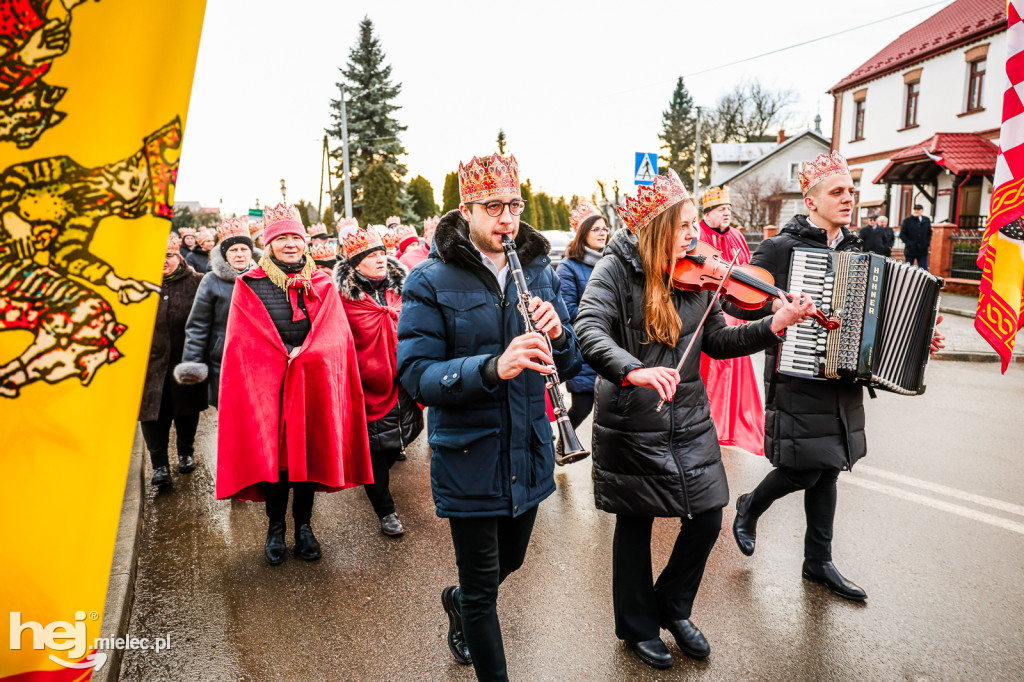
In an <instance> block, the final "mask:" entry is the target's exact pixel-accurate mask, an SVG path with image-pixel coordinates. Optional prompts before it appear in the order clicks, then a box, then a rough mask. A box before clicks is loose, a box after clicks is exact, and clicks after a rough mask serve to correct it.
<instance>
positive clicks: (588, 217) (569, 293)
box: [555, 201, 610, 461]
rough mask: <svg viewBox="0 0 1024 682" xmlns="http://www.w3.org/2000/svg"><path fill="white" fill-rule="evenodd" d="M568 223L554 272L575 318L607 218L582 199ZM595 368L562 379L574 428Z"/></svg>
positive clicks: (586, 410)
mask: <svg viewBox="0 0 1024 682" xmlns="http://www.w3.org/2000/svg"><path fill="white" fill-rule="evenodd" d="M569 224H570V226H571V227H572V229H573V231H574V232H575V233H576V234H575V236H574V237H573V238H572V241H570V242H569V245H568V246H566V247H565V257H564V258H563V259H562V262H561V263H559V264H558V267H557V268H556V269H555V272H556V273H558V277H559V278H560V279H561V280H562V300H563V301H564V302H565V309H566V310H568V311H569V321H570V322H575V321H576V314H577V313H578V311H579V307H580V299H581V298H583V290H584V289H586V288H587V282H588V281H590V274H591V273H592V272H594V266H595V265H597V261H599V260H600V259H601V252H602V251H603V250H604V247H605V244H607V243H608V233H609V232H610V230H609V229H608V222H607V221H606V220H605V219H604V216H603V215H601V212H600V211H598V210H597V208H595V207H594V206H593V205H592V204H590V203H588V202H586V201H583V202H580V204H579V206H577V207H576V209H575V210H574V211H572V213H571V214H570V215H569ZM596 378H597V372H595V371H594V369H593V368H592V367H591V366H590V365H588V364H586V363H583V367H582V368H580V373H579V374H577V375H576V376H574V377H573V378H572V379H569V380H568V381H567V382H565V385H566V388H568V389H569V395H570V396H572V405H571V406H570V407H569V422H570V423H571V424H572V427H573V428H574V429H576V428H579V425H580V424H582V423H583V420H584V419H586V418H587V415H589V414H590V411H591V410H592V409H593V408H594V380H595V379H596ZM562 448H563V443H562V441H561V439H559V440H558V443H556V445H555V454H556V461H557V458H558V457H560V456H561V454H562Z"/></svg>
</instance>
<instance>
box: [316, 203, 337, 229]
mask: <svg viewBox="0 0 1024 682" xmlns="http://www.w3.org/2000/svg"><path fill="white" fill-rule="evenodd" d="M320 222H322V223H323V224H324V225H326V226H327V229H328V230H330V231H331V232H332V233H335V234H336V233H337V230H335V229H334V228H335V227H337V226H338V221H336V220H335V219H334V211H333V210H331V207H330V206H328V207H327V208H325V209H324V214H323V216H322V217H321V218H320Z"/></svg>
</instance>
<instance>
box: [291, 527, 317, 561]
mask: <svg viewBox="0 0 1024 682" xmlns="http://www.w3.org/2000/svg"><path fill="white" fill-rule="evenodd" d="M295 551H296V552H297V553H298V555H299V556H300V557H302V558H303V559H305V560H306V561H316V560H317V559H319V558H320V543H319V542H317V541H316V536H315V535H313V529H312V527H310V525H309V524H308V523H303V524H301V525H300V526H299V527H298V528H296V529H295Z"/></svg>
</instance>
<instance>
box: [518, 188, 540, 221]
mask: <svg viewBox="0 0 1024 682" xmlns="http://www.w3.org/2000/svg"><path fill="white" fill-rule="evenodd" d="M519 193H520V194H522V195H523V201H525V202H526V209H525V210H524V211H523V215H522V216H520V217H519V219H520V220H522V221H523V222H524V223H526V224H527V225H529V226H530V227H537V207H536V206H534V202H533V191H532V189H531V188H530V181H529V179H527V181H526V184H520V185H519ZM537 229H540V228H537Z"/></svg>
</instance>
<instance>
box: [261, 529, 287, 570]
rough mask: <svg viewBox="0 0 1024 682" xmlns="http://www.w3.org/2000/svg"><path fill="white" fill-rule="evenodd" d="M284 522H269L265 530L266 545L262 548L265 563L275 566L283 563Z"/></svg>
mask: <svg viewBox="0 0 1024 682" xmlns="http://www.w3.org/2000/svg"><path fill="white" fill-rule="evenodd" d="M285 549H286V548H285V546H284V521H271V522H270V528H268V529H267V544H266V546H265V547H264V548H263V554H264V555H266V557H267V563H268V564H270V565H271V566H277V565H278V564H279V563H281V562H282V561H284V555H285Z"/></svg>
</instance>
